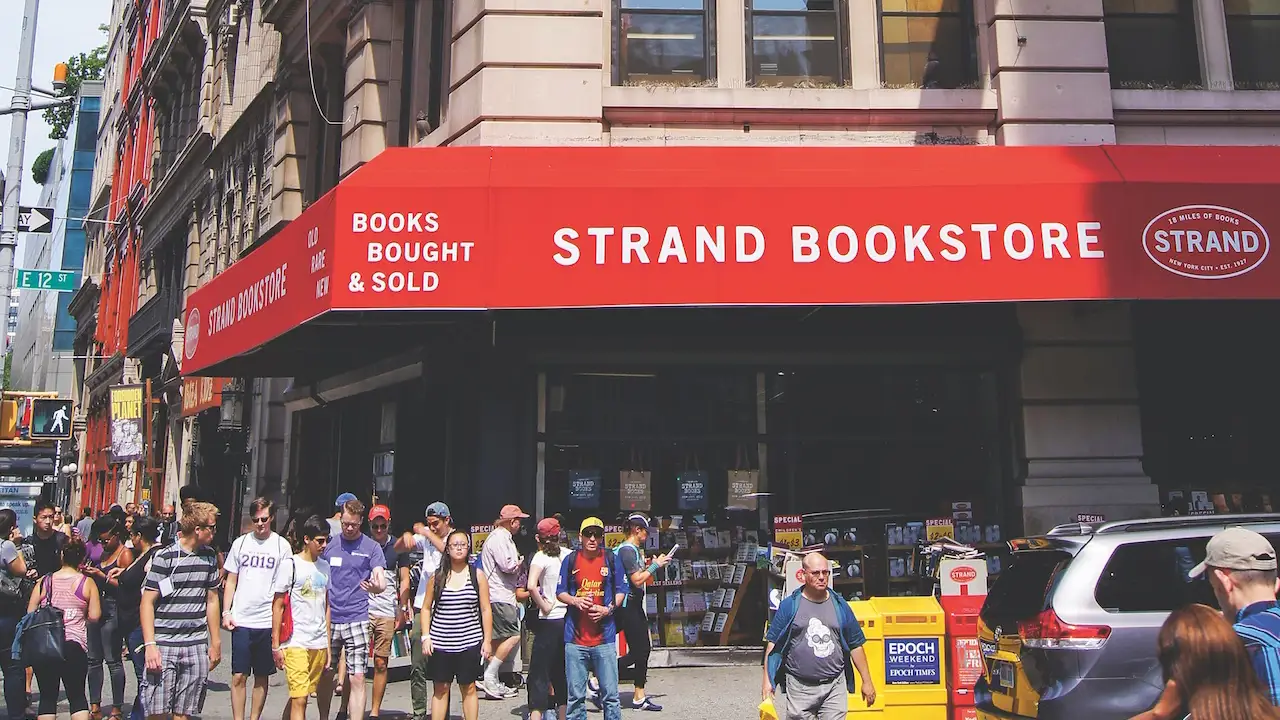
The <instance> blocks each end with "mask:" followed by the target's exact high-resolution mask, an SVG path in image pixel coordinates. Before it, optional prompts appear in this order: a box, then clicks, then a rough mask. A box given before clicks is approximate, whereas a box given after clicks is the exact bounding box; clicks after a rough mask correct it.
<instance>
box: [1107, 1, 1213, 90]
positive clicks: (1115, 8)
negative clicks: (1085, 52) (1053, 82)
mask: <svg viewBox="0 0 1280 720" xmlns="http://www.w3.org/2000/svg"><path fill="white" fill-rule="evenodd" d="M1102 8H1103V22H1104V24H1105V27H1106V33H1107V60H1108V64H1109V66H1110V69H1111V87H1113V88H1126V89H1144V88H1148V89H1186V88H1192V87H1199V86H1200V53H1199V50H1198V46H1197V44H1196V20H1195V14H1194V8H1193V7H1192V0H1103V3H1102Z"/></svg>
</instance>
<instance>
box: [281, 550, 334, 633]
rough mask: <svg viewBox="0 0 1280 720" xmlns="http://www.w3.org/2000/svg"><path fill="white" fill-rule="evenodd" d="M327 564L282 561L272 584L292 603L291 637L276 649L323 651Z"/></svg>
mask: <svg viewBox="0 0 1280 720" xmlns="http://www.w3.org/2000/svg"><path fill="white" fill-rule="evenodd" d="M328 589H329V563H328V561H326V560H317V561H316V562H307V561H306V560H303V559H302V557H301V556H298V555H294V556H293V557H291V558H289V559H288V560H286V561H285V563H284V566H283V567H282V568H281V572H280V574H279V576H278V577H277V580H276V583H275V588H274V590H275V592H277V593H286V592H287V593H289V602H290V603H292V612H293V636H292V637H290V638H289V640H288V642H285V643H281V645H280V647H285V648H302V649H304V650H324V649H325V648H327V647H329V632H328V630H329V628H328V624H327V623H326V622H325V607H326V605H327V604H328Z"/></svg>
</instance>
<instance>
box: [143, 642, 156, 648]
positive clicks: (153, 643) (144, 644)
mask: <svg viewBox="0 0 1280 720" xmlns="http://www.w3.org/2000/svg"><path fill="white" fill-rule="evenodd" d="M142 647H160V644H159V643H156V642H144V643H142Z"/></svg>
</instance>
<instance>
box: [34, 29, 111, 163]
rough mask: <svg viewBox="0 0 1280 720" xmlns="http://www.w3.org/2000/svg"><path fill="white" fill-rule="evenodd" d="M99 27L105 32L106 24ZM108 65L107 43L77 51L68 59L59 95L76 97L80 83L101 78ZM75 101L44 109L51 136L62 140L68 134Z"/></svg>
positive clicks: (73, 115) (73, 114)
mask: <svg viewBox="0 0 1280 720" xmlns="http://www.w3.org/2000/svg"><path fill="white" fill-rule="evenodd" d="M98 29H99V30H101V31H102V32H103V33H104V34H105V33H106V32H107V26H106V25H99V26H98ZM106 67H107V45H106V43H103V44H102V45H99V46H98V47H96V48H94V49H93V50H91V51H89V52H88V53H77V54H76V55H72V56H71V57H70V58H68V59H67V84H66V85H65V86H64V87H63V88H62V90H61V91H59V92H58V97H75V96H76V95H77V94H78V93H79V92H80V84H81V83H83V82H84V81H85V80H101V79H102V73H103V71H105V70H106ZM75 109H76V108H75V103H65V104H62V105H58V106H57V107H51V108H49V109H47V110H45V111H44V121H45V122H47V123H49V137H50V138H51V139H53V140H61V139H63V138H65V137H66V136H67V129H68V128H69V127H70V126H71V119H72V118H74V117H75Z"/></svg>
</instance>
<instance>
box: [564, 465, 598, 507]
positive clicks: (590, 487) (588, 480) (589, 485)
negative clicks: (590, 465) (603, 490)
mask: <svg viewBox="0 0 1280 720" xmlns="http://www.w3.org/2000/svg"><path fill="white" fill-rule="evenodd" d="M569 507H571V508H576V509H582V510H594V509H595V508H598V507H600V471H599V470H570V471H569Z"/></svg>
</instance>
